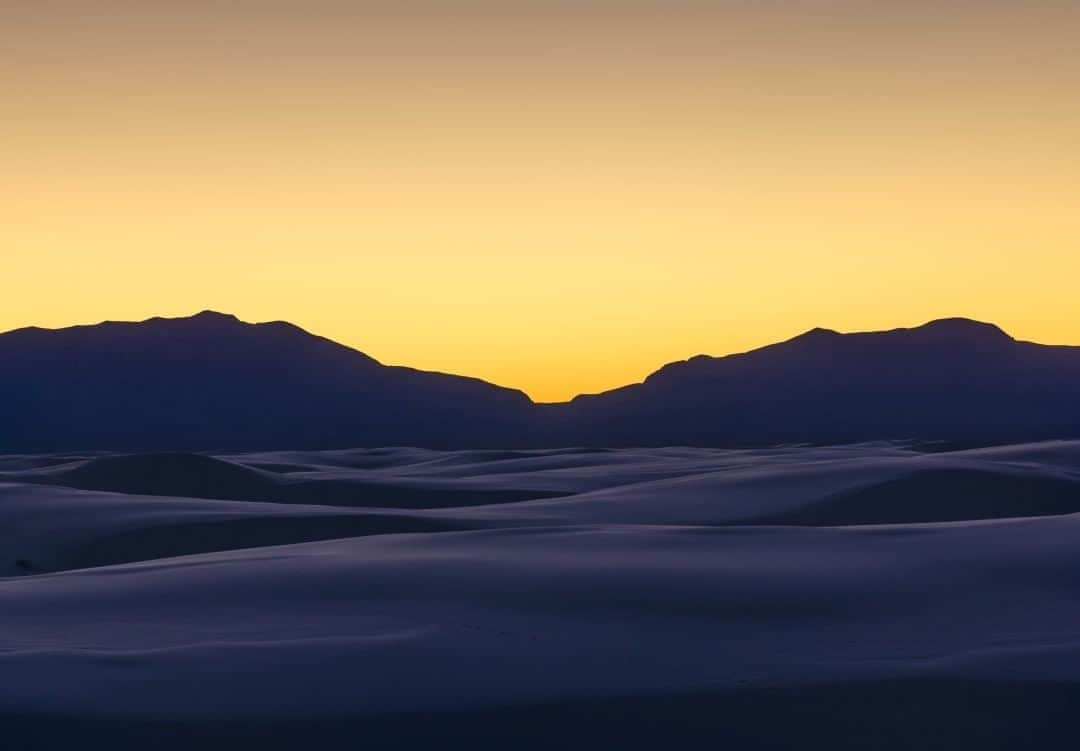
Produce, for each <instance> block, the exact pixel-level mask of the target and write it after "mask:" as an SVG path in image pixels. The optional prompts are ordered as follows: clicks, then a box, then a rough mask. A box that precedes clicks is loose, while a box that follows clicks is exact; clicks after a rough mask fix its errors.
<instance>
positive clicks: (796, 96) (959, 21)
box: [0, 0, 1080, 400]
mask: <svg viewBox="0 0 1080 751" xmlns="http://www.w3.org/2000/svg"><path fill="white" fill-rule="evenodd" d="M1077 39H1080V3H1078V2H1075V0H1066V1H1062V2H1056V3H1049V2H1045V3H1044V2H1038V1H1037V0H1036V1H1034V2H1030V1H1029V2H1021V1H1019V0H1018V1H1016V2H1004V1H1003V0H979V1H978V2H974V1H972V2H962V1H956V2H950V1H949V0H935V1H934V2H924V1H923V0H902V1H901V0H890V1H888V2H886V1H885V0H875V1H871V0H866V1H863V2H856V1H855V0H849V1H846V2H845V1H844V0H834V1H832V2H826V1H825V0H803V1H801V2H800V1H798V0H789V1H788V2H782V1H781V0H743V1H742V2H737V1H735V0H713V1H712V2H689V1H685V0H625V1H623V2H618V1H616V0H577V1H576V2H571V0H548V1H546V2H540V1H539V0H535V1H534V0H517V1H516V2H515V0H502V2H481V1H479V0H442V1H439V0H413V1H412V2H405V1H404V0H397V1H396V2H371V1H365V0H353V1H352V2H332V1H330V0H302V1H301V0H296V1H288V2H286V1H281V0H261V1H258V2H256V1H253V0H232V1H228V2H227V1H226V0H220V1H218V2H210V1H208V0H182V1H181V0H175V1H166V0H114V1H108V0H79V2H71V1H68V2H53V1H52V0H21V1H15V0H0V262H2V263H0V269H2V274H3V276H2V279H3V288H2V289H3V294H0V328H3V329H8V328H15V327H18V326H23V325H29V324H36V325H46V326H60V325H67V324H72V323H85V322H93V321H98V320H102V319H108V318H111V319H139V318H146V317H149V316H152V315H181V314H189V313H193V312H195V311H197V310H200V309H203V308H215V309H219V310H224V311H229V312H233V313H236V314H237V315H239V316H240V317H242V318H245V319H248V320H268V319H287V320H291V321H294V322H296V323H298V324H300V325H302V326H304V327H306V328H309V329H311V330H313V331H315V332H317V333H320V334H324V335H326V336H329V337H331V338H334V339H337V340H339V341H342V342H345V343H347V344H350V345H352V346H355V347H357V348H359V349H362V350H364V351H365V352H368V353H369V354H371V355H373V356H374V357H377V358H379V359H380V360H382V361H384V362H388V363H394V364H398V363H401V364H409V365H414V366H417V367H424V368H430V369H437V370H444V371H449V372H458V373H466V374H469V375H476V376H480V377H483V378H486V379H489V380H492V381H495V382H498V383H501V384H505V385H510V386H517V387H519V388H523V389H525V390H526V391H527V392H529V393H530V394H531V395H532V396H533V397H535V398H537V399H541V400H556V399H563V398H568V397H570V396H572V395H573V394H576V393H579V392H588V391H597V390H601V389H605V388H610V387H614V386H618V385H621V384H624V383H628V382H632V381H637V380H640V379H641V378H642V377H643V376H645V375H646V374H647V373H648V372H650V371H652V370H654V369H656V368H657V367H658V366H660V365H661V364H663V363H664V362H668V361H671V360H676V359H683V358H685V357H688V356H690V355H693V354H696V353H699V352H705V353H710V354H723V353H726V352H731V351H738V350H743V349H747V348H750V347H753V346H757V345H760V344H764V343H768V342H770V341H775V340H778V339H781V338H787V337H789V336H792V335H794V334H796V333H798V332H800V331H802V330H804V329H807V328H810V327H812V326H819V325H820V326H827V327H832V328H837V329H840V330H857V329H868V328H890V327H895V326H903V325H914V324H918V323H921V322H923V321H925V320H928V319H931V318H936V317H942V316H950V315H966V316H971V317H976V318H982V319H986V320H992V321H995V322H997V323H999V324H1001V325H1002V326H1003V327H1004V328H1006V329H1007V330H1008V331H1010V332H1011V333H1013V334H1014V335H1017V336H1020V337H1022V338H1029V339H1035V340H1039V341H1045V342H1072V343H1080V96H1078V92H1080V54H1078V53H1077V47H1076V45H1077Z"/></svg>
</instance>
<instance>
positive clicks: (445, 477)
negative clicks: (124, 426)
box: [0, 442, 1080, 749]
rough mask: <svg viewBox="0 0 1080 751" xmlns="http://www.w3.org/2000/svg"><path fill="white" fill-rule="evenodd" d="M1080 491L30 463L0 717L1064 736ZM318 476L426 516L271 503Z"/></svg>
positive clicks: (790, 466)
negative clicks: (384, 496)
mask: <svg viewBox="0 0 1080 751" xmlns="http://www.w3.org/2000/svg"><path fill="white" fill-rule="evenodd" d="M274 464H281V465H285V466H286V467H288V469H289V471H288V472H283V473H274V472H273V471H272V470H270V469H268V468H267V465H274ZM185 468H187V469H188V470H191V472H190V473H189V475H188V476H185V472H184V470H185ZM1078 470H1080V443H1068V442H1057V443H1050V444H1033V445H1027V446H1012V447H1000V448H994V449H977V450H968V451H956V452H936V453H932V454H927V453H922V452H919V451H915V450H912V449H909V448H906V447H904V446H900V445H890V444H866V445H857V446H845V447H826V448H794V447H793V448H777V449H770V450H760V451H722V450H702V449H678V448H674V449H656V450H626V451H614V452H593V451H588V452H586V451H557V452H547V451H536V452H524V453H523V452H513V453H512V454H511V453H504V452H491V453H488V452H461V453H442V452H433V451H418V450H414V449H385V450H377V451H353V452H311V453H305V452H300V453H297V452H278V453H262V454H251V455H238V454H231V455H228V456H221V457H200V456H192V455H187V456H181V457H177V456H167V457H165V458H162V456H160V455H159V456H149V457H147V456H142V457H139V456H135V457H131V456H126V457H97V458H87V457H76V458H70V457H69V458H68V459H67V460H65V461H63V462H52V461H47V460H45V459H42V460H40V461H39V460H34V459H32V458H26V457H24V458H21V459H19V460H17V461H15V460H13V461H12V462H11V463H9V464H7V465H5V466H4V471H5V472H6V473H7V479H8V481H7V482H6V483H5V484H2V485H0V550H2V551H3V552H4V555H5V558H4V559H3V560H0V574H3V576H2V577H0V665H2V670H3V675H4V676H5V680H4V681H2V682H0V724H2V725H3V727H4V728H5V730H6V731H8V737H9V738H11V739H13V740H16V741H18V743H19V744H20V747H29V748H35V747H39V748H57V747H62V746H64V745H66V744H68V743H75V742H77V743H80V744H83V745H85V744H86V743H87V742H88V741H93V742H94V743H99V745H100V744H104V743H107V744H108V745H107V747H109V748H125V749H126V748H132V749H134V748H145V747H147V744H148V743H153V744H154V745H155V746H156V747H162V748H188V747H190V746H191V745H192V744H194V743H198V744H199V745H202V746H209V747H212V748H213V747H221V748H224V747H230V748H234V747H251V746H253V745H255V744H258V745H259V746H260V747H264V748H295V747H297V746H298V745H300V746H305V745H307V746H311V745H312V744H314V747H318V746H319V745H320V743H321V744H322V745H324V746H326V747H341V746H342V745H343V744H347V745H350V746H355V745H356V744H365V745H366V747H377V748H430V747H433V746H434V745H438V746H439V747H450V748H469V749H475V748H491V749H495V748H507V747H521V748H544V749H556V748H560V749H562V748H597V747H613V746H620V747H632V748H655V747H657V746H659V745H664V744H667V745H670V746H672V747H679V748H685V747H698V748H706V747H710V748H712V747H717V744H718V743H719V744H721V745H723V746H725V747H729V748H736V749H742V748H746V749H751V748H754V749H756V748H791V747H815V746H814V745H812V744H811V745H808V742H807V739H808V738H810V739H812V740H813V742H814V743H816V744H818V746H817V747H823V748H824V747H827V748H852V749H854V748H882V749H901V748H915V747H919V748H943V749H944V748H950V749H952V748H963V747H974V746H973V745H972V744H975V745H976V746H977V747H979V748H1016V747H1031V748H1051V747H1060V748H1066V747H1071V739H1072V737H1073V736H1074V734H1075V733H1076V732H1077V731H1078V730H1080V720H1078V719H1077V718H1078V717H1080V712H1077V710H1078V709H1080V698H1078V697H1080V635H1078V633H1077V631H1076V625H1075V624H1076V623H1078V622H1080V599H1078V598H1076V597H1075V592H1076V591H1077V588H1078V587H1080V516H1078V515H1074V514H1073V512H1075V511H1078V510H1080V507H1078V506H1077V488H1078V487H1080V485H1078V483H1080V471H1078ZM13 475H18V477H19V478H20V479H18V481H12V476H13ZM191 475H198V476H197V477H193V476H191ZM215 479H219V480H221V481H222V484H223V485H225V486H227V487H226V489H225V490H222V491H219V490H217V489H215V487H214V485H213V480H215ZM61 480H62V481H63V482H64V483H66V484H74V483H75V482H83V483H85V484H89V483H90V482H91V481H92V482H94V483H99V482H104V481H107V482H108V483H109V484H110V485H111V486H112V487H111V490H112V491H116V490H117V489H120V488H143V489H144V491H145V489H146V488H152V489H154V490H157V491H161V492H163V491H165V490H167V489H168V488H170V487H171V488H174V489H178V488H179V487H181V482H185V483H188V485H187V486H185V487H187V488H188V489H189V490H191V489H196V490H200V492H204V493H210V492H221V494H230V495H239V494H244V495H245V499H244V500H235V499H213V498H193V497H181V496H177V495H171V496H170V495H151V494H147V493H146V492H140V493H121V492H102V491H97V490H83V489H78V488H72V487H66V486H64V485H61V484H60V481H61ZM199 483H204V485H199ZM230 483H232V484H230ZM312 483H315V484H318V483H355V484H356V486H358V487H369V486H373V485H388V486H394V484H395V483H399V484H400V485H401V486H403V487H406V486H407V487H409V488H411V489H414V490H415V491H416V492H417V493H420V492H421V490H422V489H426V490H427V492H430V493H431V494H432V496H433V498H435V499H436V500H438V501H439V502H438V503H428V504H426V505H427V506H428V507H426V508H425V507H423V506H425V504H424V503H423V502H421V503H418V504H417V505H416V507H414V508H411V509H400V508H398V509H395V508H392V507H388V506H383V507H377V506H372V507H364V506H351V507H343V506H341V505H332V504H324V505H320V504H305V503H300V502H298V501H296V500H284V502H283V498H284V496H281V495H280V493H281V488H283V487H305V486H307V485H310V484H312ZM449 490H453V491H454V492H460V493H461V494H462V496H461V503H460V504H459V505H457V506H448V505H446V503H444V501H446V500H447V496H446V495H445V493H446V492H448V491H449ZM538 491H546V492H549V493H556V492H557V493H559V497H557V498H536V497H535V496H534V497H532V498H530V499H528V500H511V499H515V498H518V497H522V496H528V494H530V493H536V492H538ZM305 492H310V491H305ZM497 492H501V493H504V494H505V495H504V499H503V500H502V501H492V500H491V499H493V498H494V497H495V496H494V494H495V493H497ZM470 493H475V494H476V497H477V498H481V499H485V498H486V499H487V501H486V502H485V501H482V502H480V503H475V502H473V501H472V500H470V498H469V497H468V496H469V494H470ZM485 494H486V495H485ZM258 495H265V496H267V497H265V498H259V497H256V496H258ZM298 497H299V496H298ZM358 497H359V496H358ZM20 562H21V563H20ZM166 736H167V737H166ZM35 744H38V745H37V746H35ZM169 744H171V745H169ZM1025 744H1026V746H1025Z"/></svg>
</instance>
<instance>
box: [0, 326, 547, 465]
mask: <svg viewBox="0 0 1080 751" xmlns="http://www.w3.org/2000/svg"><path fill="white" fill-rule="evenodd" d="M530 407H531V402H530V401H529V399H528V397H526V396H525V395H524V394H523V393H521V392H519V391H514V390H510V389H504V388H499V387H496V386H493V385H491V384H488V383H485V382H483V381H479V380H476V379H472V378H462V377H458V376H450V375H443V374H439V373H427V372H422V371H417V370H412V369H409V368H400V367H388V366H384V365H381V364H380V363H378V362H377V361H376V360H374V359H372V358H370V357H368V356H367V355H365V354H363V353H361V352H357V351H356V350H353V349H350V348H348V347H344V346H342V345H339V344H336V343H334V342H332V341H330V340H328V339H323V338H321V337H317V336H313V335H311V334H309V333H307V332H306V331H303V330H302V329H299V328H297V327H296V326H293V325H291V324H288V323H281V322H276V323H263V324H249V323H243V322H241V321H239V320H237V319H236V318H234V317H233V316H227V315H222V314H220V313H212V312H205V313H201V314H199V315H196V316H193V317H190V318H179V319H161V318H155V319H151V320H149V321H144V322H142V323H103V324H99V325H96V326H79V327H74V328H69V329H61V330H43V329H33V328H31V329H21V330H18V331H13V332H10V333H7V334H3V335H0V425H2V428H0V450H6V451H15V450H18V451H46V450H66V449H74V448H78V449H90V448H92V449H129V448H137V449H143V450H146V449H186V448H252V447H298V448H299V447H307V448H317V447H337V446H351V445H374V444H382V445H394V444H418V445H429V446H460V445H473V446H485V445H491V444H494V443H498V442H500V441H501V440H502V439H503V438H504V437H505V436H506V435H507V434H509V433H512V432H516V431H518V430H520V428H521V425H522V424H523V422H524V421H525V420H526V419H527V417H528V414H529V409H530Z"/></svg>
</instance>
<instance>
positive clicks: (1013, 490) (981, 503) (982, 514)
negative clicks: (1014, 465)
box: [750, 469, 1080, 527]
mask: <svg viewBox="0 0 1080 751" xmlns="http://www.w3.org/2000/svg"><path fill="white" fill-rule="evenodd" d="M1077 512H1080V480H1077V479H1071V478H1066V477H1039V476H1029V475H1014V474H1005V473H999V472H989V471H981V470H964V469H940V470H924V471H922V472H917V473H915V474H912V475H908V476H906V477H901V478H897V479H893V480H887V481H885V482H881V483H877V484H874V485H870V486H868V487H861V488H857V489H855V490H850V491H846V492H841V493H837V494H835V495H832V496H830V497H828V498H825V499H822V500H820V501H816V502H813V503H810V504H807V505H805V506H803V507H801V508H797V509H794V510H791V511H787V512H783V513H778V514H773V515H770V516H764V517H761V518H758V519H752V520H750V523H755V524H784V525H797V526H811V527H825V526H850V525H859V524H919V523H931V522H953V521H970V520H979V519H1002V518H1010V517H1026V516H1055V515H1059V514H1073V513H1077Z"/></svg>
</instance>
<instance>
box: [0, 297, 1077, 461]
mask: <svg viewBox="0 0 1080 751" xmlns="http://www.w3.org/2000/svg"><path fill="white" fill-rule="evenodd" d="M1077 436H1080V347H1065V346H1048V345H1040V344H1034V343H1030V342H1021V341H1017V340H1015V339H1013V338H1012V337H1010V336H1009V335H1008V334H1006V333H1005V332H1004V331H1002V330H1001V329H1000V328H998V327H997V326H994V325H992V324H988V323H980V322H977V321H971V320H967V319H962V318H953V319H945V320H939V321H933V322H931V323H928V324H926V325H924V326H920V327H917V328H911V329H896V330H893V331H881V332H869V333H857V334H841V333H837V332H835V331H830V330H828V329H820V328H819V329H812V330H810V331H808V332H806V333H804V334H802V335H800V336H797V337H795V338H793V339H790V340H788V341H786V342H781V343H779V344H774V345H771V346H767V347H763V348H760V349H756V350H753V351H751V352H746V353H742V354H736V355H730V356H726V357H708V356H704V355H702V356H697V357H694V358H691V359H689V360H686V361H682V362H677V363H671V364H669V365H665V366H664V367H662V368H660V369H659V370H658V371H656V372H655V373H653V374H652V375H651V376H649V377H648V378H647V379H645V381H644V382H643V383H640V384H634V385H630V386H625V387H622V388H619V389H615V390H613V391H608V392H605V393H601V394H595V395H587V396H579V397H577V398H575V399H573V400H572V401H570V402H567V403H564V404H535V403H533V402H532V401H531V400H530V399H529V398H528V397H527V396H526V395H525V394H523V393H522V392H520V391H517V390H513V389H507V388H502V387H499V386H495V385H493V384H490V383H487V382H484V381H481V380H478V379H474V378H466V377H461V376H455V375H446V374H442V373H430V372H424V371H419V370H414V369H411V368H405V367H397V366H387V365H383V364H381V363H379V362H378V361H377V360H375V359H373V358H371V357H369V356H367V355H365V354H363V353H362V352H359V351H357V350H354V349H351V348H349V347H345V346H343V345H340V344H337V343H335V342H332V341H330V340H328V339H325V338H322V337H319V336H315V335H313V334H310V333H308V332H306V331H304V330H302V329H300V328H298V327H296V326H294V325H292V324H289V323H284V322H273V323H259V324H251V323H245V322H242V321H240V320H238V319H237V318H236V317H234V316H231V315H225V314H221V313H215V312H211V311H207V312H203V313H200V314H198V315H195V316H191V317H188V318H175V319H166V318H153V319H150V320H148V321H143V322H140V323H115V322H107V323H102V324H98V325H93V326H77V327H72V328H67V329H57V330H47V329H38V328H26V329H19V330H16V331H12V332H8V333H6V334H0V451H6V452H31V451H79V450H86V451H90V450H131V449H137V450H161V451H175V450H208V449H261V448H337V447H347V446H380V445H410V446H423V447H431V448H479V447H488V448H490V447H502V448H515V447H517V448H528V447H541V446H571V445H573V446H657V445H698V446H736V445H768V444H775V443H804V442H805V443H832V442H848V441H864V440H875V439H909V440H918V441H964V442H979V443H992V442H998V441H1001V442H1004V441H1017V440H1034V439H1042V438H1056V437H1077Z"/></svg>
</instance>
